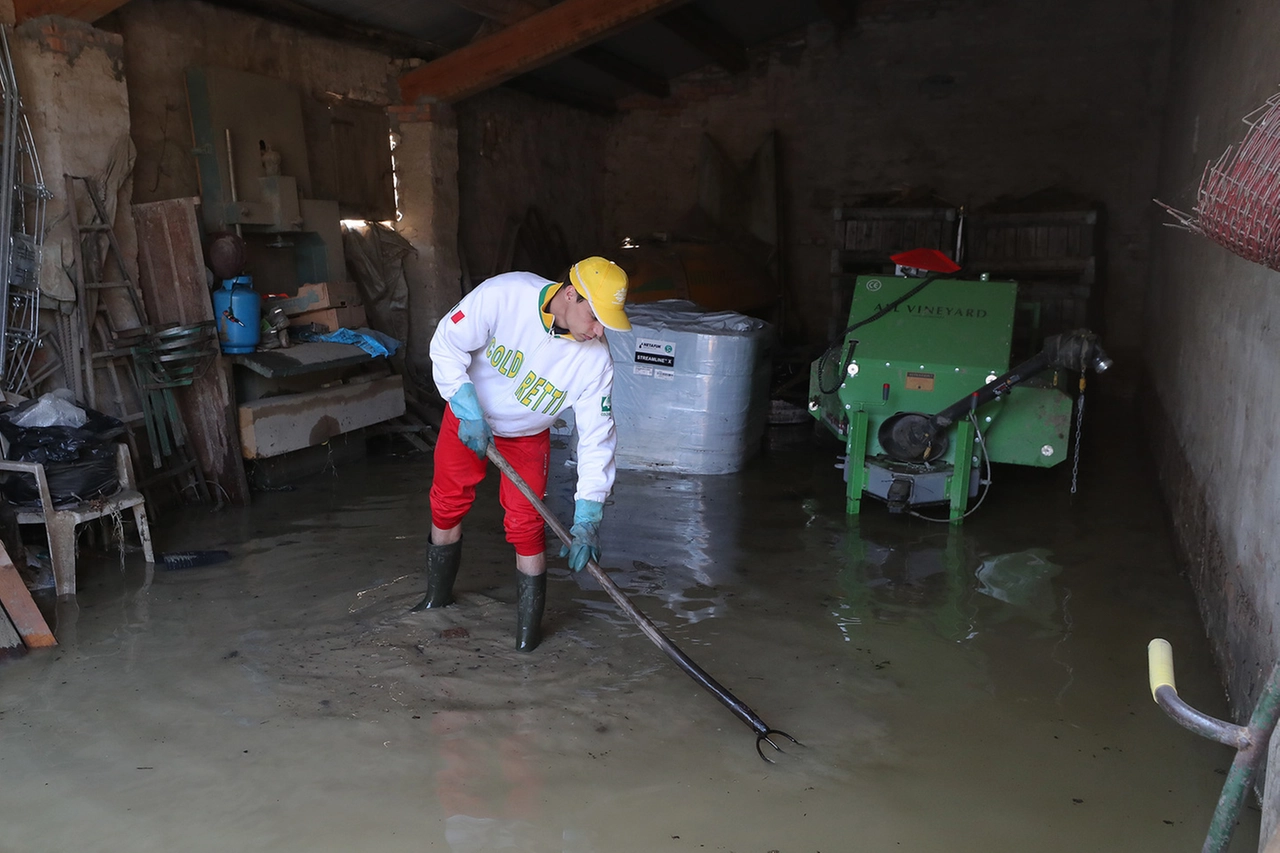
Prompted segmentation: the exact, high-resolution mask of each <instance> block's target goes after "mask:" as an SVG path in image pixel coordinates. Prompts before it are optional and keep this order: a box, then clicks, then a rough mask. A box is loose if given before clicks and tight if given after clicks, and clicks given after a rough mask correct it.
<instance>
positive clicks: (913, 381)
mask: <svg viewBox="0 0 1280 853" xmlns="http://www.w3.org/2000/svg"><path fill="white" fill-rule="evenodd" d="M934 376H935V374H933V373H914V372H912V371H910V370H908V371H907V381H906V382H905V383H903V385H904V387H906V389H907V390H908V391H932V390H933V379H934Z"/></svg>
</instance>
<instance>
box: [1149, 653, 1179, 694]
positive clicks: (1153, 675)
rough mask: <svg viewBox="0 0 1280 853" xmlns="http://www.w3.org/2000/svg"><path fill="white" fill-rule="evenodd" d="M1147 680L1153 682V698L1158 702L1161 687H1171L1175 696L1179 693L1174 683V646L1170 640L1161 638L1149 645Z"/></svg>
mask: <svg viewBox="0 0 1280 853" xmlns="http://www.w3.org/2000/svg"><path fill="white" fill-rule="evenodd" d="M1147 678H1148V680H1149V681H1150V682H1151V698H1152V699H1155V700H1156V701H1157V702H1159V701H1160V700H1159V699H1158V698H1157V697H1156V691H1157V690H1159V689H1160V688H1161V687H1170V688H1172V689H1173V692H1174V694H1175V695H1176V694H1177V692H1178V688H1177V685H1175V684H1174V683H1173V646H1171V645H1169V641H1168V640H1162V639H1160V638H1159V637H1157V638H1156V639H1154V640H1152V641H1151V642H1149V643H1147Z"/></svg>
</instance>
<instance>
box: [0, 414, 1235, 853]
mask: <svg viewBox="0 0 1280 853" xmlns="http://www.w3.org/2000/svg"><path fill="white" fill-rule="evenodd" d="M1109 422H1110V423H1114V424H1116V425H1117V428H1116V429H1114V430H1110V431H1109V428H1108V426H1107V424H1104V423H1102V422H1101V421H1096V422H1095V423H1094V424H1093V428H1092V431H1091V434H1090V437H1089V439H1090V440H1088V441H1087V442H1086V445H1085V454H1084V456H1085V458H1084V462H1083V463H1082V466H1081V478H1080V488H1079V492H1078V493H1077V494H1076V495H1074V496H1073V495H1071V494H1070V493H1069V485H1070V470H1068V469H1067V468H1066V467H1065V466H1064V468H1063V469H1062V470H1054V471H1037V470H1027V469H1013V468H1008V469H1001V468H997V469H996V472H995V484H994V486H993V488H992V490H991V492H990V494H989V495H988V497H987V498H986V500H985V502H984V503H983V505H982V506H981V508H980V509H979V510H978V512H977V513H975V514H974V515H973V516H972V517H971V518H969V519H968V520H967V521H966V522H965V523H964V525H963V526H962V527H959V528H951V527H949V526H948V525H945V524H932V523H929V522H926V521H922V520H919V519H915V518H909V517H905V516H891V515H889V514H888V513H886V512H885V510H884V508H883V507H881V506H878V505H872V504H868V505H867V506H866V508H865V511H864V513H863V514H862V515H860V516H852V517H851V516H847V515H846V513H845V506H844V494H843V483H842V481H841V474H840V471H839V470H837V469H836V468H835V467H834V465H835V462H836V452H837V451H838V450H839V447H838V446H837V445H835V444H834V443H833V442H831V441H829V440H823V439H821V437H815V436H813V435H812V434H811V431H809V430H807V429H805V428H803V427H802V428H800V429H799V434H798V435H797V433H796V431H795V429H794V428H793V429H792V431H791V432H789V433H778V432H776V431H775V434H774V435H773V437H772V439H771V446H770V449H769V450H768V451H767V452H766V453H765V454H764V455H762V456H760V457H759V458H757V459H755V460H753V461H752V462H751V463H750V464H749V465H748V466H747V467H746V469H745V470H743V471H742V472H741V473H738V474H734V475H727V476H702V477H689V476H679V475H675V474H670V473H651V472H637V471H623V472H620V473H619V476H618V482H617V486H616V488H615V490H614V496H613V498H612V499H611V505H610V506H609V507H608V508H607V509H606V513H605V523H604V527H603V530H602V539H603V543H604V548H605V551H604V557H603V559H602V563H603V564H604V566H605V567H606V569H608V570H609V571H610V573H611V574H612V575H613V577H614V578H615V580H616V581H617V583H618V584H619V585H620V586H621V587H622V588H623V590H624V591H625V592H626V593H627V594H628V595H629V596H630V597H631V598H632V599H633V600H634V602H635V603H636V604H637V606H639V607H640V609H642V610H643V611H644V612H645V613H647V614H648V615H649V616H650V617H651V618H652V619H653V620H654V621H655V622H656V623H657V624H658V626H659V627H660V628H661V629H662V630H663V631H664V632H665V633H666V634H667V635H668V636H670V637H671V639H672V640H674V641H675V642H676V643H677V644H678V645H679V646H680V647H681V648H683V649H684V650H685V652H687V653H688V654H689V656H690V657H692V658H693V659H694V660H695V661H696V662H697V663H698V664H700V665H701V666H702V667H703V668H704V669H705V670H707V671H708V672H709V673H710V674H711V675H713V676H714V677H715V678H716V679H717V680H719V681H720V682H722V683H723V684H724V685H725V686H726V687H728V688H729V689H730V690H732V691H733V692H734V693H735V694H736V695H737V696H738V698H740V699H741V700H742V701H743V702H745V703H747V704H748V705H750V706H751V707H752V708H753V709H754V710H755V711H756V712H757V713H758V714H759V715H760V716H761V717H762V718H763V719H764V720H765V721H766V722H767V723H768V724H769V725H770V726H773V727H776V728H780V729H785V730H786V731H788V732H790V733H791V734H793V735H794V736H795V737H796V738H798V739H799V740H801V741H802V742H803V744H804V746H803V747H793V746H791V745H787V746H786V750H785V752H784V753H780V754H776V756H775V757H776V759H777V763H776V764H772V765H770V764H766V763H765V762H763V761H761V760H760V759H759V757H757V755H756V751H755V737H754V735H753V734H752V733H751V732H750V731H749V730H748V728H747V727H746V726H745V725H743V724H742V723H741V722H740V721H739V720H738V719H737V718H735V717H734V716H732V715H731V714H730V713H729V712H728V710H726V709H725V707H724V706H722V705H721V704H719V703H718V702H717V701H716V700H715V699H714V698H713V697H712V696H711V695H709V694H708V693H706V692H705V691H703V690H702V689H701V688H699V687H698V686H697V685H696V684H695V683H694V682H693V681H692V680H690V679H689V678H688V677H687V676H686V675H685V674H683V673H682V672H681V671H680V670H678V669H677V668H676V667H675V666H673V665H672V664H671V663H670V662H669V661H668V660H667V659H666V658H665V657H664V656H663V655H662V654H661V653H660V652H659V650H658V649H657V648H656V647H655V646H654V645H653V644H652V643H651V642H650V641H649V639H648V638H647V637H645V636H644V635H643V634H642V633H641V632H640V631H639V630H638V629H637V628H636V627H635V626H634V625H633V624H632V623H631V622H629V621H628V620H627V619H626V618H625V617H623V616H622V615H621V614H620V613H619V612H618V611H617V610H616V608H615V607H614V605H613V604H612V602H611V601H610V600H609V599H608V598H607V597H606V596H605V595H604V594H603V592H602V591H601V590H599V589H598V588H596V587H595V585H594V582H593V581H591V579H590V578H589V577H587V576H585V573H584V576H575V575H574V574H572V573H571V572H570V571H568V570H567V569H566V568H564V564H563V561H561V560H558V559H556V558H555V555H554V552H553V554H552V559H551V566H552V567H551V569H550V581H549V584H548V606H547V616H546V619H545V622H544V625H545V629H546V639H545V640H544V642H543V645H542V646H541V647H540V648H539V649H538V650H537V651H536V652H534V653H533V654H520V653H517V652H516V651H514V648H513V645H514V632H515V611H514V604H513V602H514V598H515V577H514V571H515V569H514V563H513V559H512V556H511V551H510V549H509V547H508V546H507V545H506V544H505V543H504V542H503V541H502V538H501V533H500V527H499V509H498V506H497V495H496V492H497V489H496V484H495V480H494V478H495V477H496V473H494V474H491V476H490V479H489V480H488V481H487V482H486V484H485V486H484V487H483V488H482V491H481V496H480V500H479V503H478V507H477V509H476V511H475V512H474V513H473V514H472V516H471V517H469V518H468V521H467V522H466V526H465V530H466V533H465V537H464V540H463V541H464V545H463V562H462V571H461V573H460V577H459V580H458V585H457V592H458V598H459V600H458V603H457V604H456V605H455V606H452V607H449V608H447V609H445V610H441V611H431V612H424V613H416V614H414V613H409V612H408V611H409V608H410V607H411V606H412V605H413V604H415V603H416V602H417V601H418V600H419V598H421V596H422V594H423V591H424V587H423V579H422V576H421V575H420V574H419V573H418V572H419V567H420V566H421V564H422V560H423V552H424V549H425V547H426V544H427V533H428V524H429V516H428V506H427V489H428V486H429V481H430V472H431V466H430V460H429V459H428V458H426V457H424V456H412V455H404V456H400V455H393V454H388V455H374V456H371V457H370V458H369V459H367V460H365V461H361V462H357V463H350V464H347V465H340V466H338V468H337V470H335V471H330V472H327V473H325V474H322V475H320V476H317V477H315V478H312V479H310V480H308V481H306V482H304V483H301V484H299V486H298V488H297V489H296V490H295V491H291V492H269V493H263V494H258V495H256V496H255V498H254V505H253V507H252V508H251V509H247V510H224V511H222V512H218V513H210V512H207V511H203V510H193V511H185V512H184V513H182V514H172V513H171V514H170V515H168V516H164V517H161V519H160V520H159V524H158V525H157V527H158V531H157V532H158V538H159V541H158V546H159V550H161V551H184V550H189V549H218V548H222V549H228V550H230V551H231V552H232V558H231V559H230V560H228V561H226V562H223V563H220V564H217V565H211V566H204V567H196V568H187V569H181V570H169V571H165V570H159V569H157V570H155V571H151V572H148V571H147V570H146V568H145V567H144V564H143V563H142V562H141V557H140V555H139V554H136V553H135V554H129V555H128V556H127V558H126V561H125V566H124V567H123V568H121V566H120V563H119V559H118V558H116V557H109V556H102V555H99V556H97V557H95V556H94V555H92V554H86V555H84V557H83V558H82V569H81V572H80V585H81V589H80V594H79V596H78V600H76V601H75V602H74V603H73V602H63V603H60V604H58V606H57V608H56V611H57V618H58V632H59V635H60V637H61V639H62V645H61V646H60V647H59V648H57V649H55V650H52V651H50V652H44V653H33V654H29V655H27V656H26V657H24V658H21V659H18V660H16V661H12V662H8V663H3V664H0V851H3V853H36V851H58V852H59V853H61V852H62V851H76V853H90V851H104V853H105V851H112V853H116V852H117V851H130V853H151V851H156V852H157V853H159V851H164V853H173V851H186V853H195V851H217V853H228V851H308V853H316V851H372V852H373V853H382V851H388V853H389V852H390V851H451V853H482V851H537V853H543V852H544V851H548V853H549V851H556V852H557V853H626V851H644V853H650V851H689V853H694V851H697V853H702V851H734V853H768V851H779V853H814V851H822V853H837V852H838V851H866V853H877V852H878V851H885V853H887V852H888V851H940V852H941V851H946V853H968V852H969V851H972V853H992V851H1038V853H1058V851H1061V852H1062V853H1068V851H1069V852H1070V853H1079V851H1125V853H1141V852H1142V851H1152V853H1155V851H1159V853H1166V851H1176V850H1196V849H1199V847H1200V845H1201V843H1202V841H1203V838H1204V833H1205V830H1206V828H1207V826H1208V823H1209V819H1210V815H1211V814H1212V811H1213V807H1214V804H1215V801H1216V799H1217V796H1218V793H1219V791H1220V790H1221V786H1222V783H1223V781H1224V771H1225V769H1226V768H1227V767H1228V766H1229V764H1230V762H1231V759H1232V757H1233V754H1232V753H1231V751H1230V750H1228V749H1227V748H1226V747H1223V746H1220V745H1217V744H1214V743H1210V742H1208V741H1205V740H1202V739H1199V738H1197V737H1196V736H1195V735H1193V734H1191V733H1189V732H1187V731H1185V730H1183V729H1181V728H1179V727H1177V726H1176V725H1175V724H1173V723H1172V722H1171V721H1169V720H1168V719H1166V718H1165V717H1164V716H1163V715H1162V713H1161V712H1160V711H1159V709H1158V708H1157V707H1156V706H1155V704H1154V703H1153V702H1152V700H1151V696H1150V693H1149V690H1148V687H1147V679H1146V644H1147V641H1148V640H1150V639H1151V638H1152V637H1157V636H1159V637H1165V638H1166V639H1168V640H1169V641H1170V642H1171V643H1172V644H1173V647H1174V653H1175V666H1176V671H1177V678H1178V687H1179V692H1180V694H1181V695H1182V696H1183V698H1185V699H1186V700H1187V701H1189V702H1191V703H1192V704H1193V705H1196V706H1197V707H1199V708H1201V709H1202V710H1204V711H1206V712H1208V713H1211V714H1215V715H1218V716H1227V714H1228V712H1227V710H1226V707H1225V702H1224V699H1223V693H1222V689H1221V687H1220V685H1219V679H1218V676H1217V674H1216V673H1215V671H1214V669H1213V665H1212V661H1211V659H1210V656H1209V652H1208V646H1207V643H1206V641H1205V639H1204V636H1203V631H1202V628H1201V624H1200V621H1199V618H1198V616H1197V613H1196V608H1195V603H1194V600H1193V598H1192V595H1191V590H1190V588H1189V587H1188V585H1187V582H1186V581H1185V579H1184V578H1183V577H1181V576H1180V575H1179V574H1178V572H1177V569H1176V565H1175V562H1174V556H1173V553H1172V549H1171V545H1170V537H1169V531H1168V527H1167V521H1166V518H1165V516H1164V514H1163V509H1162V507H1161V504H1160V502H1159V498H1158V492H1157V489H1156V486H1155V482H1154V478H1153V474H1152V471H1151V468H1150V465H1149V462H1148V460H1146V459H1145V458H1144V457H1143V455H1142V454H1143V451H1142V449H1141V448H1139V447H1136V446H1131V445H1129V444H1128V443H1127V441H1128V439H1127V438H1126V437H1125V436H1126V433H1125V432H1122V431H1121V429H1120V428H1119V427H1120V426H1122V425H1123V424H1124V423H1126V422H1127V421H1126V418H1124V417H1119V418H1114V419H1110V421H1109ZM565 458H566V454H565V453H564V452H557V453H556V454H555V455H554V456H553V483H552V487H551V493H550V495H549V497H548V503H549V504H550V505H551V507H552V508H553V509H554V510H556V511H557V512H558V513H560V514H561V516H562V517H565V518H568V517H569V516H570V515H571V514H572V470H571V469H570V468H568V467H566V465H565V464H564V463H565ZM770 752H772V751H771V750H770ZM1257 836H1258V812H1257V811H1256V809H1255V808H1254V807H1253V806H1252V804H1251V805H1250V806H1249V807H1248V808H1246V810H1245V812H1244V814H1243V815H1242V816H1241V824H1240V826H1239V828H1238V830H1237V832H1236V838H1235V842H1234V843H1233V846H1232V848H1231V849H1232V850H1233V851H1237V853H1241V851H1253V850H1255V849H1256V847H1257Z"/></svg>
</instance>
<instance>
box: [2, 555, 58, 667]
mask: <svg viewBox="0 0 1280 853" xmlns="http://www.w3.org/2000/svg"><path fill="white" fill-rule="evenodd" d="M0 605H3V608H4V611H5V612H6V613H7V614H8V616H9V619H10V620H12V622H13V627H14V628H16V629H17V632H18V634H19V635H20V636H21V637H22V642H23V643H25V644H26V645H27V647H28V648H31V649H45V648H49V647H50V646H56V645H58V641H57V640H55V639H54V637H53V631H51V630H49V623H47V622H45V621H44V616H42V615H41V614H40V608H38V607H36V602H35V599H33V598H32V597H31V593H30V592H28V591H27V585H26V584H25V583H23V582H22V577H21V576H20V575H19V574H18V569H17V567H16V566H14V564H13V561H12V560H10V559H9V553H8V552H7V551H5V549H4V546H3V545H0Z"/></svg>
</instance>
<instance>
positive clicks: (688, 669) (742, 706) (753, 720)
mask: <svg viewBox="0 0 1280 853" xmlns="http://www.w3.org/2000/svg"><path fill="white" fill-rule="evenodd" d="M486 455H487V456H488V457H489V461H490V462H492V463H493V464H494V465H496V466H498V470H499V471H501V472H502V473H503V475H505V476H506V478H507V479H508V480H510V481H511V483H512V485H514V486H515V487H516V488H517V489H519V490H520V493H521V494H523V495H524V496H525V497H526V498H528V499H529V503H531V504H533V508H534V509H536V510H537V511H538V514H539V515H541V516H542V517H543V519H545V520H546V522H547V524H549V525H550V526H551V529H552V530H553V531H555V534H556V536H558V537H560V541H561V542H563V543H564V544H566V545H570V544H572V543H573V537H572V536H571V535H570V534H569V531H568V530H566V529H565V526H564V525H563V524H561V523H560V519H558V518H556V517H555V516H554V515H552V514H551V510H549V509H547V507H546V504H544V503H543V502H542V500H541V499H540V498H539V497H538V496H537V495H535V494H534V493H533V489H531V488H529V484H528V483H526V482H525V481H524V478H522V477H521V476H520V475H519V474H517V473H516V470H515V468H513V467H511V463H510V462H508V461H507V460H506V459H505V458H503V456H502V454H501V453H499V452H498V449H497V448H496V447H494V446H493V443H492V442H490V443H489V449H488V450H487V451H486ZM587 571H588V572H590V573H591V576H592V577H593V578H595V579H596V581H597V582H598V583H599V584H600V586H601V587H603V588H604V591H605V592H606V593H608V594H609V597H610V598H612V599H613V602H614V604H616V605H618V607H619V608H620V609H621V610H622V612H623V613H625V614H627V616H628V617H630V619H631V621H632V622H635V623H636V625H637V626H638V627H639V628H640V630H641V631H643V632H644V635H645V636H646V637H648V638H649V639H650V640H652V641H653V643H654V645H656V646H657V647H658V648H660V649H662V651H663V652H665V653H666V655H667V657H669V658H671V660H672V661H674V662H675V665H676V666H678V667H680V668H681V669H682V670H684V672H685V674H686V675H688V676H689V677H690V678H692V679H693V680H694V681H696V682H698V683H699V684H700V685H702V686H703V687H704V688H706V690H707V691H708V692H710V693H711V694H712V695H713V696H715V697H716V698H717V699H719V700H720V702H721V703H722V704H723V705H724V706H725V707H726V708H728V709H729V710H730V711H732V712H733V714H734V716H736V717H737V718H738V719H740V720H742V722H744V723H746V724H747V726H749V727H750V729H751V730H752V731H753V732H755V733H756V752H758V753H759V754H760V757H761V758H763V759H764V760H765V761H770V759H769V758H768V757H767V756H765V754H764V752H763V751H762V750H761V748H760V742H761V741H764V742H766V743H768V744H769V745H770V746H772V747H773V748H774V749H776V750H779V751H781V749H780V748H779V747H778V745H777V744H776V743H774V742H773V741H772V740H770V739H769V736H770V735H775V734H776V735H781V736H782V737H785V738H786V739H787V740H789V741H791V742H792V743H794V744H797V745H799V744H800V741H798V740H796V739H795V738H793V737H792V736H791V735H789V734H787V733H786V732H784V731H781V730H780V729H773V728H770V727H769V726H768V724H767V723H765V721H764V720H762V719H760V716H759V715H758V714H757V713H756V712H755V711H753V710H751V708H750V707H748V706H747V704H746V703H745V702H743V701H742V700H740V699H739V698H738V697H737V696H734V695H733V694H732V693H730V692H729V690H728V689H727V688H725V687H724V685H722V684H720V682H718V681H716V680H715V679H714V678H712V677H711V676H710V675H708V674H707V672H706V670H704V669H703V668H702V667H700V666H698V665H697V664H696V663H694V662H693V660H692V659H691V658H690V657H689V656H688V655H686V654H685V653H684V652H683V651H681V650H680V648H679V646H677V645H676V644H675V643H673V642H671V640H670V638H668V637H667V635H666V634H664V633H662V631H660V630H659V629H658V626H657V625H655V624H653V622H652V621H651V620H650V619H649V617H648V616H645V615H644V614H643V613H641V612H640V610H639V609H638V608H637V607H636V606H635V604H633V603H632V602H631V599H629V598H627V596H626V593H624V592H623V591H622V590H621V589H619V588H618V585H617V584H616V583H614V582H613V580H612V579H611V578H610V577H609V576H608V575H606V574H605V573H604V569H602V568H600V566H599V564H597V563H596V561H595V560H587Z"/></svg>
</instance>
